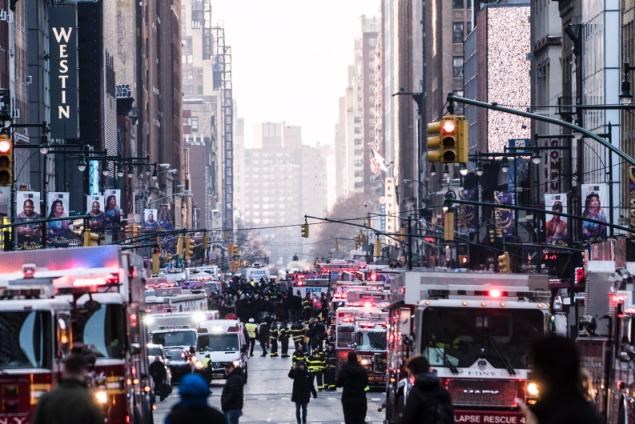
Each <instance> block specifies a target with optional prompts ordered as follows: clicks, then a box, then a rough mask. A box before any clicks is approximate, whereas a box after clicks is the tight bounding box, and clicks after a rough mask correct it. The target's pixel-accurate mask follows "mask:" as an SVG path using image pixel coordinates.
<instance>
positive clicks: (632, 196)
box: [628, 166, 635, 228]
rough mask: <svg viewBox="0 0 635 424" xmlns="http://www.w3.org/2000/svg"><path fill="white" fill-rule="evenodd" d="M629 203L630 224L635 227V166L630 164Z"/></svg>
mask: <svg viewBox="0 0 635 424" xmlns="http://www.w3.org/2000/svg"><path fill="white" fill-rule="evenodd" d="M628 189H629V196H628V204H629V209H630V214H629V216H630V219H629V222H630V225H631V228H635V166H629V168H628Z"/></svg>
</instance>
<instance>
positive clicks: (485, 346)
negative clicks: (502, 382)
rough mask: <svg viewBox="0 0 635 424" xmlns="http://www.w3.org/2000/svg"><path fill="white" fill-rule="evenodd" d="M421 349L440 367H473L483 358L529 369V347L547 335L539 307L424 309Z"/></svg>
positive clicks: (498, 363)
mask: <svg viewBox="0 0 635 424" xmlns="http://www.w3.org/2000/svg"><path fill="white" fill-rule="evenodd" d="M421 320H422V326H421V328H422V338H421V351H422V352H424V354H425V355H426V357H427V358H428V360H429V361H430V364H431V365H433V366H436V367H444V366H448V362H449V363H450V364H452V365H453V366H456V367H470V366H472V365H473V364H474V363H475V362H476V361H477V360H478V359H479V358H484V359H486V360H487V361H488V362H489V363H490V364H491V365H492V366H494V367H495V368H507V367H506V365H505V362H506V361H509V365H510V366H511V367H512V368H514V369H527V368H528V363H527V360H528V357H527V352H529V346H530V344H531V343H532V341H533V340H534V339H536V338H537V337H540V336H542V335H544V328H545V324H544V315H543V313H542V311H539V310H524V309H474V308H435V307H428V308H426V309H425V310H424V311H423V314H422V316H421Z"/></svg>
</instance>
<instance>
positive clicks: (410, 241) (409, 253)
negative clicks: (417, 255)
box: [407, 215, 412, 270]
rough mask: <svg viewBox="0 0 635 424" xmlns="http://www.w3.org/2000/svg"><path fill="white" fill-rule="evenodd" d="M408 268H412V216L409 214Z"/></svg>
mask: <svg viewBox="0 0 635 424" xmlns="http://www.w3.org/2000/svg"><path fill="white" fill-rule="evenodd" d="M407 250H408V270H411V269H412V216H410V215H408V249H407Z"/></svg>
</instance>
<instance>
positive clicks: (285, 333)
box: [278, 322, 289, 358]
mask: <svg viewBox="0 0 635 424" xmlns="http://www.w3.org/2000/svg"><path fill="white" fill-rule="evenodd" d="M278 339H279V340H280V349H281V350H282V355H280V357H281V358H288V357H289V329H288V328H287V323H286V322H283V323H282V324H281V325H280V329H279V330H278Z"/></svg>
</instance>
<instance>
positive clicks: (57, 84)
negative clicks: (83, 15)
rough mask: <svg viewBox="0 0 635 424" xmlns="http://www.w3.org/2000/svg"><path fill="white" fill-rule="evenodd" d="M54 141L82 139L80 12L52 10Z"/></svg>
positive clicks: (50, 89) (50, 35) (59, 8)
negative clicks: (78, 39)
mask: <svg viewBox="0 0 635 424" xmlns="http://www.w3.org/2000/svg"><path fill="white" fill-rule="evenodd" d="M49 59H50V62H49V63H50V66H49V77H50V81H49V84H50V85H49V93H50V98H51V117H50V134H49V136H50V137H51V138H61V139H68V138H79V115H78V98H77V9H76V8H75V7H51V8H49Z"/></svg>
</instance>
